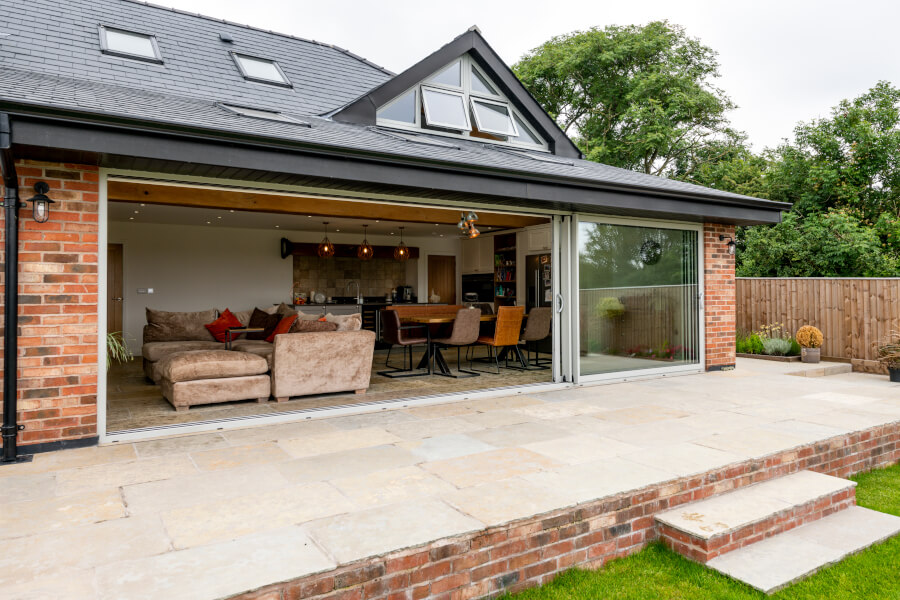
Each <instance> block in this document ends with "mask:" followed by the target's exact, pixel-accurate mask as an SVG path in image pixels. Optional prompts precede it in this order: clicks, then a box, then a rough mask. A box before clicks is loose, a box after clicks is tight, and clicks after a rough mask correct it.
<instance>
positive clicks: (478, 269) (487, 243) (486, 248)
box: [460, 235, 494, 274]
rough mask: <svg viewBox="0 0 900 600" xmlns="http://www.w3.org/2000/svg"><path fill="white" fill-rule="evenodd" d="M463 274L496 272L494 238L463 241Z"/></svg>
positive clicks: (482, 237)
mask: <svg viewBox="0 0 900 600" xmlns="http://www.w3.org/2000/svg"><path fill="white" fill-rule="evenodd" d="M461 248H462V249H461V252H460V254H461V262H462V272H463V274H470V273H493V272H494V238H493V236H485V235H482V236H479V237H477V238H475V239H474V240H463V241H462V244H461Z"/></svg>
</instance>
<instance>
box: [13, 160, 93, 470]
mask: <svg viewBox="0 0 900 600" xmlns="http://www.w3.org/2000/svg"><path fill="white" fill-rule="evenodd" d="M16 169H17V173H18V176H19V196H20V198H21V199H22V200H23V201H24V200H26V199H28V198H30V197H31V196H33V195H34V191H33V187H34V184H35V182H37V181H46V182H47V183H48V184H49V185H50V191H49V192H48V194H47V195H48V196H49V197H50V198H51V199H53V200H54V201H55V204H52V205H51V207H50V219H49V221H47V222H46V223H36V222H35V221H34V219H33V218H32V216H31V214H32V213H31V210H32V208H31V205H30V204H29V205H28V207H27V208H24V209H22V210H21V211H20V213H19V290H18V293H19V318H18V323H17V326H18V333H19V343H18V345H19V365H18V366H19V369H18V373H17V374H16V375H17V378H18V389H19V392H18V398H17V409H18V410H17V413H18V422H19V424H20V425H24V426H25V429H24V430H23V431H20V432H19V437H18V443H19V444H20V445H21V446H22V451H23V452H25V453H27V452H28V448H27V446H28V445H32V444H47V443H52V442H62V441H70V440H76V439H82V438H90V437H93V436H96V435H97V376H98V363H97V360H98V358H97V357H98V355H97V335H98V329H97V317H98V310H97V308H98V294H99V281H98V276H99V274H98V252H99V247H98V244H99V232H100V230H99V200H100V197H99V179H100V178H99V170H98V168H97V167H93V166H87V165H74V164H59V163H45V162H35V161H18V162H17V163H16ZM0 190H2V186H0ZM3 220H4V215H3V214H2V213H0V249H2V243H3V232H4V229H3V226H4V225H5V223H3ZM0 257H2V258H0V260H2V261H5V260H6V257H5V256H2V250H0ZM0 277H2V275H0ZM0 281H2V280H0ZM2 284H3V288H2V289H3V292H4V293H3V298H5V297H6V285H5V284H6V282H5V281H2ZM3 301H4V300H3V299H0V302H3ZM0 306H2V304H0ZM0 315H2V312H0ZM0 319H2V316H0ZM2 325H3V326H6V324H5V323H4V324H2ZM0 351H5V349H4V348H2V338H0ZM3 376H5V374H0V377H3Z"/></svg>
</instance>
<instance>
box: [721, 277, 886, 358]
mask: <svg viewBox="0 0 900 600" xmlns="http://www.w3.org/2000/svg"><path fill="white" fill-rule="evenodd" d="M735 296H736V299H737V328H738V331H742V332H750V331H755V330H758V329H759V328H760V327H762V326H763V325H769V324H772V323H782V324H783V325H784V327H785V329H787V330H788V331H789V332H790V333H791V334H793V333H795V332H796V331H797V329H799V328H800V327H801V326H803V325H815V326H816V327H818V328H819V329H821V330H822V333H823V334H824V335H825V343H824V344H823V346H822V356H823V357H826V358H834V359H838V360H847V361H850V362H852V363H853V365H854V368H856V369H858V370H863V371H874V372H879V373H880V372H886V371H885V370H884V369H883V368H882V367H881V365H880V364H879V363H878V362H877V360H876V358H877V354H876V347H877V345H878V343H879V342H880V341H881V340H884V339H885V338H887V337H888V336H890V335H891V332H897V331H900V278H896V277H890V278H838V277H835V278H819V277H810V278H801V277H793V278H768V277H738V278H737V289H736V294H735Z"/></svg>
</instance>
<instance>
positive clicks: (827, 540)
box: [707, 506, 900, 594]
mask: <svg viewBox="0 0 900 600" xmlns="http://www.w3.org/2000/svg"><path fill="white" fill-rule="evenodd" d="M898 533H900V517H895V516H893V515H886V514H884V513H879V512H876V511H873V510H869V509H866V508H862V507H859V506H854V507H851V508H848V509H846V510H843V511H841V512H839V513H835V514H833V515H830V516H828V517H825V518H823V519H819V520H818V521H815V522H813V523H809V524H807V525H803V526H801V527H797V528H796V529H792V530H790V531H787V532H785V533H781V534H778V535H776V536H774V537H771V538H769V539H766V540H763V541H761V542H757V543H755V544H751V545H750V546H746V547H744V548H740V549H738V550H735V551H733V552H729V553H727V554H723V555H722V556H719V557H716V558H714V559H712V560H711V561H709V562H708V563H707V566H708V567H710V568H713V569H715V570H716V571H719V572H720V573H724V574H725V575H728V576H730V577H733V578H734V579H737V580H739V581H743V582H744V583H746V584H747V585H750V586H752V587H754V588H756V589H758V590H760V591H762V592H765V593H767V594H771V593H773V592H775V591H777V590H779V589H781V588H783V587H785V586H787V585H790V584H791V583H793V582H795V581H798V580H800V579H803V578H804V577H807V576H809V575H812V574H813V573H815V572H816V571H818V570H820V569H822V568H824V567H826V566H828V565H830V564H833V563H835V562H837V561H839V560H841V559H842V558H844V557H845V556H848V555H850V554H853V553H856V552H859V551H860V550H863V549H865V548H867V547H869V546H871V545H873V544H876V543H878V542H881V541H884V540H886V539H887V538H889V537H892V536H894V535H896V534H898Z"/></svg>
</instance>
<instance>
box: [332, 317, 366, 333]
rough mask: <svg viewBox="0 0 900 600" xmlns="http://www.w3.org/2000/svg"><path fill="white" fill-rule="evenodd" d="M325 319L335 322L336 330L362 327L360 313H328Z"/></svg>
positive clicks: (353, 329)
mask: <svg viewBox="0 0 900 600" xmlns="http://www.w3.org/2000/svg"><path fill="white" fill-rule="evenodd" d="M325 320H326V321H328V322H330V323H337V326H338V328H337V330H338V331H359V330H360V329H362V315H361V314H359V313H353V314H352V315H333V314H331V313H328V314H327V315H325Z"/></svg>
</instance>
